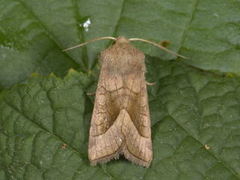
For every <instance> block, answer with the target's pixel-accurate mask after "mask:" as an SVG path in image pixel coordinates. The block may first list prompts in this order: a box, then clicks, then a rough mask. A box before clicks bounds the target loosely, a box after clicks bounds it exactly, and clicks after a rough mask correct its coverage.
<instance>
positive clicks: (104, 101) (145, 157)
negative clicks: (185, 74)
mask: <svg viewBox="0 0 240 180" xmlns="http://www.w3.org/2000/svg"><path fill="white" fill-rule="evenodd" d="M101 62H102V65H101V66H102V67H101V72H100V76H99V82H98V86H97V91H96V99H95V104H94V110H93V115H92V120H91V127H90V133H89V147H88V156H89V160H90V162H91V163H92V164H93V165H95V164H97V163H103V162H107V161H109V160H111V159H112V158H118V157H119V155H120V154H123V155H124V156H125V158H127V159H128V160H130V161H132V162H134V163H136V164H139V165H142V166H145V167H148V166H149V165H150V163H151V161H152V141H151V122H150V115H149V107H148V98H147V89H146V82H145V76H144V73H145V64H144V54H143V53H142V52H141V51H139V50H138V49H136V48H135V47H133V46H132V45H131V44H130V43H129V41H128V40H127V39H126V38H123V37H119V38H118V39H117V40H116V43H115V44H114V45H112V46H111V47H109V48H108V49H106V50H104V51H103V52H102V53H101Z"/></svg>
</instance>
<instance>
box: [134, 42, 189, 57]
mask: <svg viewBox="0 0 240 180" xmlns="http://www.w3.org/2000/svg"><path fill="white" fill-rule="evenodd" d="M129 41H142V42H145V43H149V44H152V45H154V46H156V47H158V48H160V49H162V50H164V51H166V52H167V53H169V54H172V55H174V56H178V57H181V58H183V59H187V57H185V56H182V55H181V54H178V53H175V52H173V51H171V50H169V49H167V48H165V47H164V46H162V45H160V44H158V43H155V42H153V41H148V40H146V39H141V38H130V39H129Z"/></svg>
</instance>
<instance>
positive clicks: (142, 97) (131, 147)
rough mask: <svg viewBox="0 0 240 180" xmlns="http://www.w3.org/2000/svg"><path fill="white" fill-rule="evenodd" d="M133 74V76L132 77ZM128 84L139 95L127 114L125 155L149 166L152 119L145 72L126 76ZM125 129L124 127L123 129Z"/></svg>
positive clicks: (150, 159) (137, 162) (135, 161)
mask: <svg viewBox="0 0 240 180" xmlns="http://www.w3.org/2000/svg"><path fill="white" fill-rule="evenodd" d="M131 76H132V77H131ZM126 79H127V81H126V83H127V86H128V88H129V89H131V91H133V92H135V93H136V94H137V96H136V97H135V98H133V99H135V100H134V101H133V103H134V104H132V105H131V108H130V109H129V110H128V112H126V113H128V115H125V116H124V117H125V120H124V122H125V125H124V126H123V127H127V129H126V130H125V132H124V131H123V132H124V134H125V138H126V140H125V141H126V146H125V149H124V155H125V157H126V158H127V159H129V160H131V161H133V162H134V163H136V164H139V165H142V166H146V167H148V166H149V165H150V163H151V161H152V140H151V120H150V113H149V106H148V96H147V87H146V83H145V77H144V73H141V74H139V73H138V74H135V75H134V74H133V75H130V77H127V78H126ZM126 117H127V118H126ZM123 130H124V129H123Z"/></svg>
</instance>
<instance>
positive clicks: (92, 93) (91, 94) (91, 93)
mask: <svg viewBox="0 0 240 180" xmlns="http://www.w3.org/2000/svg"><path fill="white" fill-rule="evenodd" d="M86 94H87V95H88V96H95V95H96V92H88V93H86Z"/></svg>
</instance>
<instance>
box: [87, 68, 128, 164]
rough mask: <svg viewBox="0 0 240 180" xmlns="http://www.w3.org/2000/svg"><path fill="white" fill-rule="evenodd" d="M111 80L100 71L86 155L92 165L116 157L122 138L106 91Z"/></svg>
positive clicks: (109, 96)
mask: <svg viewBox="0 0 240 180" xmlns="http://www.w3.org/2000/svg"><path fill="white" fill-rule="evenodd" d="M112 78H114V77H112ZM112 82H115V80H114V79H111V77H109V76H108V74H107V73H104V71H102V72H101V74H100V77H99V83H98V88H97V91H96V99H95V104H94V110H93V115H92V119H91V127H90V133H89V145H88V157H89V160H90V162H91V164H92V165H96V164H97V163H98V162H100V163H102V162H107V161H109V160H110V159H112V158H118V156H119V153H120V147H121V144H122V140H123V139H124V137H123V135H122V133H121V132H120V129H119V126H121V124H119V123H120V122H119V123H116V122H115V121H116V119H117V117H116V115H114V108H113V107H112V105H111V104H112V103H111V94H110V93H109V92H108V91H107V88H108V87H109V86H111V84H112Z"/></svg>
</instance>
